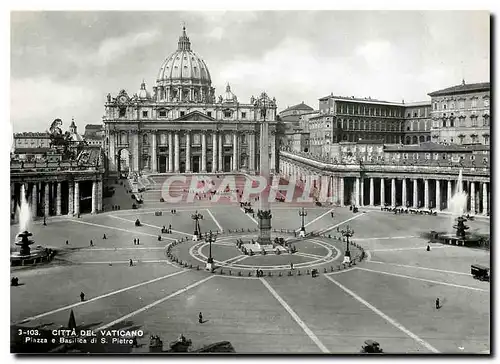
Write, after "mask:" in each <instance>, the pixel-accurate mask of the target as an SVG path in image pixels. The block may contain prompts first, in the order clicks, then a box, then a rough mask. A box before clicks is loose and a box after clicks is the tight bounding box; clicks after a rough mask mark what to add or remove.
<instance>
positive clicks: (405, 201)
mask: <svg viewBox="0 0 500 364" xmlns="http://www.w3.org/2000/svg"><path fill="white" fill-rule="evenodd" d="M401 188H402V190H403V192H402V198H403V200H402V201H401V204H402V205H403V207H404V208H406V206H408V194H407V192H408V189H407V187H406V178H403V182H402V183H401Z"/></svg>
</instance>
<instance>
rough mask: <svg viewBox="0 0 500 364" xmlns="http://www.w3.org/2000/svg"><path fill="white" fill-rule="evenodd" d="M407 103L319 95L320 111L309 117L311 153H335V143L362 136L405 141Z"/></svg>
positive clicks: (357, 138) (387, 140) (388, 141)
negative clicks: (405, 106)
mask: <svg viewBox="0 0 500 364" xmlns="http://www.w3.org/2000/svg"><path fill="white" fill-rule="evenodd" d="M403 118H404V104H402V103H393V102H387V101H380V100H375V99H372V98H355V97H354V96H352V97H343V96H334V95H333V94H331V95H329V96H325V97H322V98H320V99H319V115H318V116H317V117H313V118H311V119H310V120H309V130H310V133H311V135H310V143H311V153H313V154H317V155H323V156H326V157H329V156H332V151H333V149H332V144H335V143H339V142H355V141H359V140H364V139H367V140H383V141H384V143H402V142H403V140H404V130H403V126H404V125H403Z"/></svg>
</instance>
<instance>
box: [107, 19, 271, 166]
mask: <svg viewBox="0 0 500 364" xmlns="http://www.w3.org/2000/svg"><path fill="white" fill-rule="evenodd" d="M275 120H276V100H275V99H274V98H273V99H270V98H269V96H268V95H267V94H266V93H261V95H260V96H258V97H253V96H252V97H251V99H250V100H249V103H240V102H239V101H238V98H237V97H236V95H235V94H234V93H233V92H232V91H231V87H230V85H229V84H228V85H227V86H226V90H225V93H224V94H223V95H220V96H218V97H216V93H215V88H214V87H212V80H211V77H210V72H209V70H208V67H207V64H206V63H205V61H204V60H203V59H202V58H201V57H199V56H198V55H197V54H196V53H195V52H193V51H192V50H191V42H190V40H189V38H188V36H187V35H186V30H185V28H183V30H182V35H181V36H180V37H179V42H178V47H177V50H176V51H175V52H173V53H172V54H171V55H169V56H168V57H167V58H166V59H165V60H164V61H163V63H162V65H161V67H160V70H159V72H158V76H157V78H156V85H155V86H154V87H153V90H152V93H151V92H149V91H148V90H147V87H146V84H145V82H144V81H143V82H142V83H141V86H140V89H139V91H138V92H137V93H136V94H134V95H133V96H129V95H128V94H127V92H126V91H125V90H121V91H120V92H119V93H118V94H117V95H116V96H115V97H113V96H112V95H111V94H108V96H107V102H106V104H105V115H104V117H103V122H104V128H105V144H104V147H105V153H106V156H107V168H108V171H109V172H110V173H117V172H126V171H129V170H130V171H133V172H139V171H143V172H148V173H168V172H171V173H188V172H193V173H198V172H231V171H244V172H248V173H254V172H256V171H258V166H259V158H260V156H259V145H260V143H259V141H260V140H259V139H260V138H259V136H260V133H259V124H260V123H262V122H266V123H269V130H270V138H269V140H270V145H269V147H270V149H269V155H270V158H271V162H270V168H271V172H273V171H274V170H275V169H276V166H277V164H278V163H277V158H278V152H277V147H278V146H277V145H276V136H275V133H276V122H275Z"/></svg>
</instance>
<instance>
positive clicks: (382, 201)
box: [380, 178, 385, 206]
mask: <svg viewBox="0 0 500 364" xmlns="http://www.w3.org/2000/svg"><path fill="white" fill-rule="evenodd" d="M380 206H385V182H384V179H383V178H381V179H380Z"/></svg>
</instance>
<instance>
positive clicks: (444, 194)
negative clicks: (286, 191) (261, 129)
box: [280, 160, 491, 214]
mask: <svg viewBox="0 0 500 364" xmlns="http://www.w3.org/2000/svg"><path fill="white" fill-rule="evenodd" d="M280 168H281V171H280V172H281V175H282V177H284V178H286V179H289V180H290V179H293V180H295V181H296V183H297V184H298V185H299V187H301V188H304V187H306V186H307V185H309V186H310V188H312V190H313V191H314V190H316V191H317V192H313V195H314V193H315V194H316V196H324V197H327V198H326V199H323V201H322V200H321V199H320V200H319V201H320V202H332V203H335V204H339V205H341V206H344V205H356V206H391V207H408V208H415V209H418V208H422V209H433V210H438V211H442V210H453V209H457V208H460V206H459V205H460V202H459V201H457V203H454V202H453V201H454V200H453V197H454V196H455V195H456V194H457V193H458V191H459V189H460V191H463V192H464V193H465V194H466V195H467V196H466V201H465V205H466V206H464V211H463V212H465V213H471V214H488V213H489V211H490V194H491V186H490V182H486V181H484V180H483V181H475V180H472V179H471V178H470V177H468V178H467V179H466V180H463V181H462V182H461V183H462V186H460V188H459V185H458V183H459V182H458V178H456V179H452V178H436V176H435V175H433V176H426V175H425V174H415V176H414V177H413V176H410V177H407V176H398V175H395V176H394V177H385V176H381V173H373V175H370V173H366V174H365V173H364V174H363V177H362V176H360V173H359V172H358V173H344V174H341V173H332V174H331V175H326V176H325V175H322V174H320V173H318V172H317V171H316V170H315V169H314V168H307V167H305V166H302V165H297V164H293V163H290V162H288V161H284V160H282V161H280ZM406 175H408V174H407V173H406Z"/></svg>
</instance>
